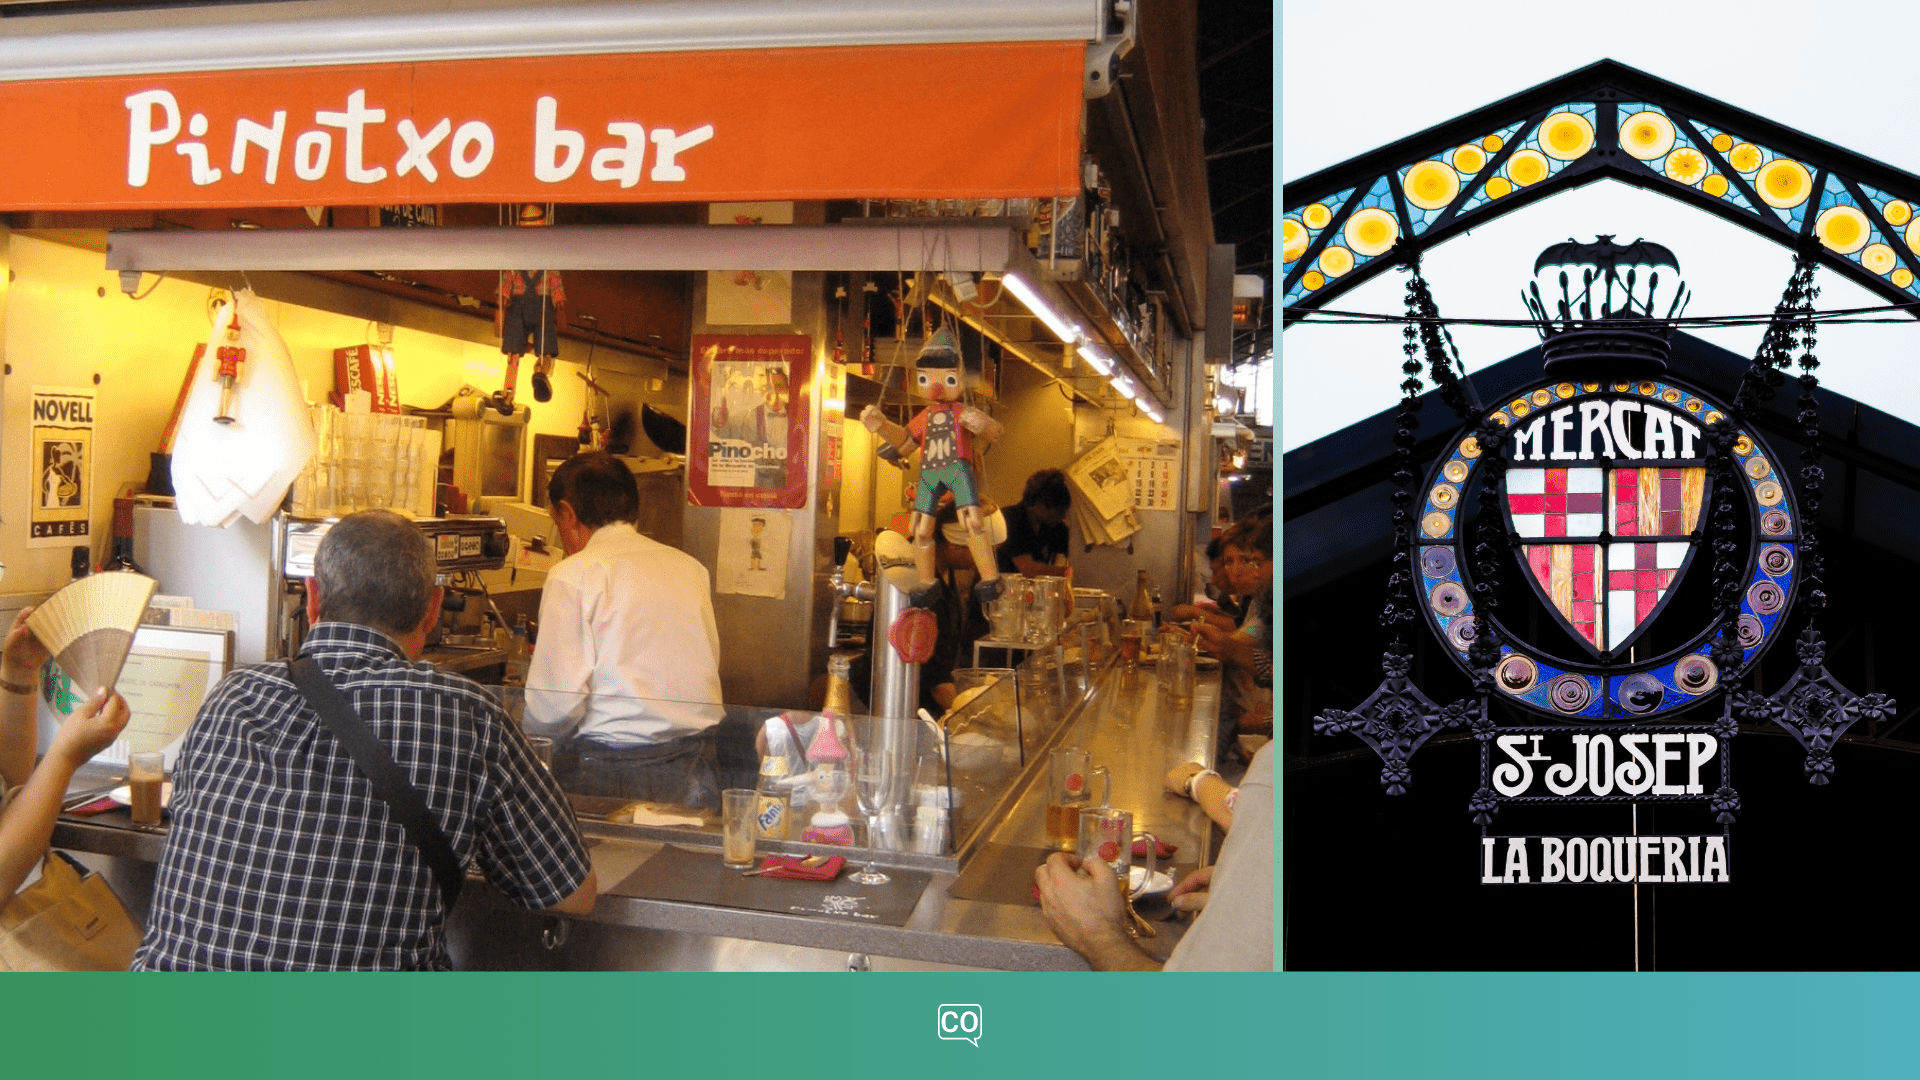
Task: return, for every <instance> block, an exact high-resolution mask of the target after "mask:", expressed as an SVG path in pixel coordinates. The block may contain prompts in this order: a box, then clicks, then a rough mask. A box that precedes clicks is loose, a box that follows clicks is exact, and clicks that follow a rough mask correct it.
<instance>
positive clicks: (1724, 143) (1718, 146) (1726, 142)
mask: <svg viewBox="0 0 1920 1080" xmlns="http://www.w3.org/2000/svg"><path fill="white" fill-rule="evenodd" d="M1732 147H1733V136H1731V135H1729V134H1727V133H1726V132H1724V131H1723V132H1721V133H1720V134H1718V135H1715V136H1714V137H1713V148H1714V149H1715V150H1718V151H1720V152H1721V153H1723V154H1724V153H1726V152H1727V151H1728V150H1729V149H1731V148H1732Z"/></svg>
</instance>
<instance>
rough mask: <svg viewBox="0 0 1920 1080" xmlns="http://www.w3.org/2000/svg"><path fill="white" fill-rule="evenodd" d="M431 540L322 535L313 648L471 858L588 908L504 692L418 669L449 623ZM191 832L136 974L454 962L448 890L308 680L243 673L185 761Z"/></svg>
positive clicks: (338, 529) (544, 782) (589, 892)
mask: <svg viewBox="0 0 1920 1080" xmlns="http://www.w3.org/2000/svg"><path fill="white" fill-rule="evenodd" d="M434 572H435V571H434V559H433V549H432V546H431V545H430V544H429V543H428V542H427V539H426V537H425V536H424V535H423V534H422V533H421V532H420V530H419V529H418V528H417V527H415V526H414V525H413V524H411V523H410V522H408V521H406V520H405V519H403V518H401V517H399V516H398V515H395V514H392V513H389V512H387V511H384V510H370V511H366V512H363V513H359V514H353V515H351V516H349V517H346V518H343V519H342V520H341V521H340V522H339V523H338V524H336V525H335V526H334V527H333V528H332V529H331V530H330V531H329V532H328V533H327V536H326V538H325V539H324V540H322V541H321V543H320V548H319V550H318V552H317V553H316V555H315V559H314V573H315V576H314V578H313V580H311V581H309V582H308V583H307V616H308V619H309V621H311V622H312V624H313V630H312V632H311V633H310V634H309V635H308V637H307V640H306V642H305V644H304V645H303V646H302V647H301V650H300V652H301V655H302V656H307V657H311V658H313V659H314V660H315V661H316V662H317V663H318V664H319V665H320V668H321V670H322V671H323V672H324V673H325V674H326V676H327V678H328V679H330V680H331V681H332V682H333V684H334V686H336V687H338V688H339V690H340V692H341V693H342V694H343V695H344V696H345V697H346V699H347V701H348V703H349V704H350V705H351V706H352V707H353V709H354V711H355V712H356V713H357V714H358V715H359V716H360V718H361V719H362V720H364V721H365V722H366V724H367V726H369V727H370V728H372V729H373V732H374V734H375V735H376V736H377V737H378V738H379V740H380V742H381V743H382V744H383V745H385V746H386V748H387V749H388V751H389V752H391V754H392V755H393V758H394V761H395V762H396V763H398V765H399V766H400V769H401V771H402V772H403V773H405V774H407V776H408V778H409V779H410V780H411V781H412V783H413V785H414V787H416V788H417V789H419V791H420V792H421V794H422V795H423V796H424V798H425V800H426V803H427V806H428V808H429V810H430V811H431V813H432V814H433V816H434V818H435V819H436V820H437V821H438V823H439V825H440V828H441V830H442V831H443V832H444V833H445V834H446V837H447V840H448V842H449V843H450V844H451V845H452V847H453V850H454V852H455V854H456V855H457V856H458V857H459V858H460V860H461V862H462V863H464V864H468V865H476V864H477V865H478V867H479V869H480V871H481V872H482V873H483V874H485V876H486V878H487V880H488V881H490V882H492V883H493V885H494V886H495V887H496V888H498V889H499V890H500V891H501V892H502V893H504V894H505V895H506V896H507V897H508V898H509V899H511V900H513V901H514V902H516V903H518V904H520V905H521V906H523V907H526V908H530V909H542V908H545V909H550V910H553V911H558V912H563V913H566V914H574V915H584V914H586V913H587V912H589V911H591V910H592V909H593V904H594V898H595V896H596V894H597V891H598V889H597V885H596V882H595V879H594V875H593V869H592V866H591V864H590V863H589V862H588V860H587V853H586V847H585V845H584V844H583V843H582V842H581V839H580V833H579V830H578V828H577V827H576V826H575V824H574V820H573V813H572V811H571V809H570V807H569V806H568V803H567V800H566V796H565V795H563V794H562V793H561V791H560V787H559V785H557V784H556V783H555V782H554V781H553V778H552V777H551V776H549V775H548V774H547V771H546V770H545V769H544V768H543V767H542V766H541V765H540V764H539V763H538V762H537V761H536V760H535V759H534V757H533V752H532V750H531V749H529V748H528V746H527V743H526V740H525V738H523V737H522V736H521V734H520V732H519V731H518V730H517V729H516V728H515V727H514V726H513V723H512V721H510V720H509V719H508V718H507V716H506V714H505V713H504V712H502V711H501V710H500V708H499V706H498V705H496V704H495V703H494V701H493V699H492V698H491V697H489V696H488V694H487V693H486V691H485V690H483V689H481V687H480V686H479V685H477V684H475V683H473V682H471V681H469V680H467V679H465V678H462V677H460V676H458V675H449V674H444V673H442V672H440V671H437V670H435V669H434V668H433V667H431V666H429V665H426V664H421V663H418V662H417V660H418V658H419V656H420V653H421V651H422V650H423V649H424V648H425V645H426V637H427V632H428V631H429V630H430V629H431V628H432V627H433V625H434V624H435V622H436V621H437V620H438V619H439V616H440V596H441V593H440V590H439V589H438V588H436V587H435V586H434ZM168 811H169V814H170V815H171V817H172V826H171V828H170V829H169V830H168V833H167V846H166V851H165V853H164V854H163V855H162V856H161V859H160V868H159V872H158V877H157V879H156V881H155V885H154V894H153V909H152V914H151V916H150V918H149V919H148V923H147V933H146V939H145V940H144V941H142V942H141V944H140V948H139V951H138V952H136V953H135V954H134V960H133V967H134V969H135V970H142V969H148V970H170V969H216V970H218V969H298V970H423V969H424V970H446V969H448V968H450V967H451V966H452V965H451V961H450V958H449V956H448V952H447V940H446V927H445V924H446V916H447V912H446V911H445V910H444V904H443V902H442V899H441V894H440V888H439V885H438V884H437V883H436V882H435V880H434V876H433V872H432V870H431V869H430V867H429V865H428V863H427V861H426V859H425V858H424V857H423V856H422V855H421V853H420V850H419V849H418V848H416V847H415V846H414V845H413V844H412V843H411V842H410V841H409V840H408V838H407V834H406V832H405V831H404V829H403V828H402V826H401V824H400V822H399V820H398V819H397V818H396V817H395V816H394V815H393V814H392V813H391V812H390V811H389V810H388V808H387V805H386V804H385V803H384V802H383V801H381V799H380V798H379V797H378V796H376V795H375V794H374V793H373V786H372V784H371V783H370V782H369V781H368V780H367V778H366V777H365V776H364V775H362V774H361V772H360V770H359V768H358V766H356V765H355V764H354V762H353V758H352V757H351V755H349V753H348V752H347V750H346V748H345V747H344V746H342V745H341V744H340V743H338V742H337V741H336V740H335V739H334V737H333V735H332V733H331V732H330V731H329V730H328V729H327V728H326V726H325V725H323V724H322V723H321V721H320V718H319V715H318V714H317V713H316V712H315V711H314V709H313V708H312V707H310V706H309V705H307V703H306V700H305V698H304V697H303V696H302V694H301V693H300V691H299V690H298V689H297V688H296V687H295V686H294V684H293V681H292V678H291V677H290V675H289V673H288V669H287V664H286V662H285V661H270V662H268V663H265V664H256V665H252V666H249V667H246V668H242V669H240V670H238V671H235V672H234V673H233V674H231V675H229V676H228V677H227V678H226V679H224V680H223V681H222V682H221V683H220V685H219V686H218V687H217V688H216V689H215V690H214V692H213V694H212V696H210V697H209V698H208V699H207V702H206V704H205V705H203V706H202V707H201V709H200V715H199V716H198V717H197V718H196V719H195V720H194V724H193V727H192V729H191V730H190V731H189V732H188V734H187V739H186V742H185V744H184V745H183V746H182V748H181V751H180V756H179V759H178V762H177V764H176V766H175V768H174V773H173V796H172V800H171V802H170V804H169V807H168Z"/></svg>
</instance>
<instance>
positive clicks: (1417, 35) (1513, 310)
mask: <svg viewBox="0 0 1920 1080" xmlns="http://www.w3.org/2000/svg"><path fill="white" fill-rule="evenodd" d="M1916 23H1920V5H1912V6H1909V5H1908V4H1907V3H1905V2H1896V3H1892V4H1889V3H1886V2H1884V0H1877V2H1873V3H1860V2H1854V0H1826V2H1823V3H1820V4H1818V5H1812V6H1809V5H1805V4H1791V5H1789V4H1784V3H1778V2H1769V0H1760V2H1757V3H1751V4H1744V5H1740V4H1736V5H1727V4H1724V3H1719V4H1707V3H1701V2H1699V0H1666V2H1662V3H1640V2H1629V0H1616V2H1606V3H1577V4H1576V3H1559V2H1552V3H1549V2H1544V0H1535V2H1531V3H1513V2H1508V0H1482V2H1480V3H1476V4H1472V5H1458V6H1450V5H1440V4H1433V3H1423V4H1418V5H1416V4H1413V3H1409V2H1406V0H1375V2H1373V3H1368V4H1364V5H1352V6H1349V5H1345V4H1338V3H1331V2H1325V0H1311V2H1309V0H1286V2H1285V3H1284V4H1283V5H1282V11H1281V32H1282V35H1283V36H1282V40H1281V47H1280V76H1281V78H1280V86H1281V98H1280V105H1281V144H1280V151H1281V157H1280V163H1279V172H1280V174H1281V176H1282V177H1283V178H1284V179H1285V180H1293V179H1296V178H1298V177H1302V176H1305V175H1307V174H1308V173H1311V172H1314V171H1315V170H1318V169H1322V168H1325V167H1327V166H1329V165H1335V164H1338V163H1340V162H1342V161H1345V160H1347V159H1349V158H1352V157H1354V156H1357V155H1359V154H1362V153H1365V152H1366V151H1368V150H1372V149H1375V148H1376V147H1379V146H1383V145H1385V144H1387V143H1390V142H1393V141H1394V140H1396V139H1400V138H1403V137H1405V136H1408V135H1412V134H1414V133H1416V132H1418V131H1422V130H1425V129H1426V128H1428V127H1431V126H1433V125H1434V124H1438V123H1441V122H1442V121H1446V120H1450V119H1452V118H1454V117H1456V116H1459V115H1461V114H1462V113H1466V112H1470V111H1472V110H1474V109H1476V108H1479V107H1481V106H1483V105H1488V104H1491V103H1492V102H1494V101H1497V100H1499V99H1501V98H1504V97H1507V96H1508V95H1511V94H1514V93H1518V92H1519V91H1522V90H1526V89H1528V88H1530V87H1532V86H1535V85H1538V84H1539V83H1542V82H1545V81H1547V80H1549V79H1552V78H1556V77H1558V76H1560V75H1564V74H1566V73H1567V72H1570V71H1573V70H1574V69H1576V68H1580V67H1585V66H1586V65H1588V64H1590V63H1593V62H1594V61H1596V60H1601V59H1612V60H1617V61H1619V62H1621V63H1623V64H1627V65H1629V66H1631V67H1636V68H1639V69H1640V70H1642V71H1645V72H1647V73H1649V74H1651V75H1655V76H1658V77H1660V78H1663V79H1666V80H1668V81H1670V82H1675V83H1679V84H1680V85H1682V86H1685V87H1688V88H1689V89H1692V90H1695V91H1697V92H1699V93H1702V94H1705V95H1707V96H1710V97H1715V98H1718V99H1720V100H1722V101H1724V102H1726V103H1728V104H1730V105H1733V106H1736V107H1738V108H1742V109H1746V110H1747V111H1749V112H1752V113H1756V114H1758V115H1760V116H1762V117H1765V118H1766V119H1769V120H1772V121H1774V122H1776V123H1780V124H1784V125H1786V126H1787V127H1791V128H1795V129H1798V130H1800V131H1802V132H1805V133H1807V134H1809V135H1812V136H1814V137H1816V138H1821V139H1825V140H1826V141H1828V142H1830V143H1834V144H1836V145H1839V146H1843V147H1845V148H1847V149H1849V150H1852V151H1854V152H1856V153H1859V154H1864V155H1866V156H1867V157H1871V158H1876V159H1878V160H1880V161H1883V162H1885V163H1887V164H1889V165H1892V166H1894V167H1895V168H1899V169H1904V170H1906V171H1908V172H1913V173H1920V111H1916V110H1915V109H1914V107H1913V101H1914V95H1913V89H1912V83H1913V78H1912V71H1911V70H1910V68H1909V67H1908V65H1907V64H1906V62H1905V61H1904V60H1902V59H1901V56H1902V55H1903V54H1902V52H1901V50H1900V48H1899V46H1897V45H1896V44H1894V43H1895V42H1898V41H1902V40H1905V39H1906V38H1907V37H1908V36H1910V34H1911V32H1912V29H1913V27H1914V25H1915V24H1916ZM1403 72H1404V73H1405V74H1402V73H1403ZM1908 194H1911V195H1913V196H1920V191H1916V192H1912V193H1908ZM1276 216H1278V215H1276ZM1599 233H1612V234H1614V236H1615V237H1616V238H1617V239H1618V240H1619V241H1620V242H1622V243H1625V242H1629V241H1632V240H1633V239H1634V238H1636V237H1645V238H1646V239H1648V240H1653V241H1656V242H1658V243H1661V244H1665V245H1666V246H1667V247H1669V248H1671V249H1672V250H1673V252H1674V255H1675V256H1676V257H1677V258H1678V259H1679V262H1680V269H1681V276H1682V277H1684V278H1685V279H1686V281H1687V283H1688V284H1689V285H1690V286H1692V288H1693V291H1694V298H1693V301H1692V303H1691V304H1690V306H1689V307H1688V309H1687V311H1688V314H1690V315H1733V314H1751V313H1756V312H1765V311H1770V310H1772V308H1773V305H1774V304H1775V302H1777V301H1778V300H1779V298H1780V291H1781V289H1782V288H1784V287H1785V285H1786V282H1787V276H1788V274H1789V273H1790V272H1791V270H1792V266H1793V260H1792V256H1791V255H1790V254H1789V253H1788V252H1787V250H1786V249H1785V248H1782V247H1779V246H1777V245H1775V244H1773V243H1772V242H1770V241H1767V240H1764V239H1761V238H1760V237H1759V236H1757V235H1755V234H1754V233H1751V232H1749V231H1747V230H1745V229H1742V228H1740V227H1739V226H1737V225H1734V224H1732V223H1730V222H1726V221H1722V220H1720V219H1719V218H1716V217H1713V216H1711V215H1709V214H1707V213H1704V212H1702V211H1699V210H1695V209H1693V208H1691V207H1688V206H1685V205H1683V204H1681V203H1680V202H1678V201H1676V200H1672V199H1669V198H1666V197H1665V196H1662V195H1658V194H1655V193H1652V192H1648V191H1643V190H1640V189H1638V188H1632V187H1629V186H1627V185H1625V184H1620V183H1616V182H1613V181H1600V182H1597V183H1594V184H1589V185H1587V186H1585V187H1582V188H1579V189H1576V190H1574V191H1570V192H1566V193H1563V194H1560V195H1557V196H1554V197H1552V198H1549V199H1543V200H1541V201H1540V202H1537V203H1534V204H1532V205H1531V206H1528V207H1526V208H1525V209H1522V210H1517V211H1514V212H1512V213H1509V214H1507V215H1505V216H1503V217H1500V218H1497V219H1495V220H1493V221H1491V222H1489V223H1488V224H1486V225H1483V226H1481V227H1480V228H1478V229H1475V230H1472V231H1471V232H1469V233H1466V234H1463V235H1461V236H1458V237H1456V238H1454V239H1453V240H1451V241H1449V242H1448V243H1446V244H1444V245H1442V246H1440V247H1438V248H1435V249H1433V250H1432V251H1430V252H1428V253H1427V254H1426V255H1425V257H1424V258H1423V260H1422V269H1423V270H1424V272H1425V274H1426V276H1427V280H1428V281H1429V282H1430V283H1431V284H1432V286H1433V292H1434V300H1435V302H1436V303H1437V304H1438V306H1439V308H1440V313H1441V314H1442V315H1449V316H1460V317H1465V316H1471V317H1484V318H1524V317H1525V314H1526V313H1525V311H1524V309H1523V308H1522V307H1521V304H1520V296H1519V293H1520V289H1521V287H1522V286H1523V285H1524V284H1525V283H1526V282H1527V281H1529V280H1531V270H1532V268H1533V259H1534V257H1535V256H1537V255H1538V254H1539V253H1540V251H1541V249H1542V248H1544V247H1546V246H1547V245H1548V244H1551V243H1554V242H1555V241H1560V240H1565V239H1568V238H1569V237H1572V238H1574V239H1578V240H1581V241H1584V242H1590V241H1591V240H1592V239H1593V237H1594V236H1595V235H1596V234H1599ZM1662 276H1663V277H1665V274H1663V275H1662ZM1405 282H1406V278H1405V275H1403V274H1401V273H1399V272H1398V271H1388V272H1386V273H1383V274H1381V275H1380V276H1379V277H1376V278H1374V279H1372V280H1371V281H1369V282H1367V283H1366V284H1364V285H1361V286H1359V287H1357V288H1355V289H1353V290H1351V291H1349V292H1346V293H1344V294H1342V295H1341V296H1339V297H1338V298H1337V299H1336V300H1335V301H1334V302H1333V303H1332V304H1331V305H1330V306H1331V307H1334V308H1337V309H1340V310H1346V311H1374V312H1391V313H1395V314H1398V313H1399V312H1401V311H1402V310H1403V300H1402V296H1403V292H1404V289H1405ZM1815 283H1816V284H1817V285H1819V286H1820V288H1821V294H1820V299H1819V302H1818V306H1819V307H1821V308H1823V309H1824V308H1834V307H1858V306H1864V305H1868V304H1876V303H1880V302H1882V301H1880V300H1879V298H1877V297H1875V296H1873V295H1872V294H1870V293H1868V292H1867V291H1866V290H1864V289H1861V288H1859V287H1858V286H1855V285H1853V284H1851V283H1847V282H1844V281H1843V280H1842V279H1841V278H1840V276H1839V274H1838V273H1836V272H1834V271H1831V270H1828V269H1825V268H1822V269H1821V270H1820V271H1819V272H1818V273H1817V274H1816V276H1815ZM1275 291H1276V292H1278V291H1280V288H1279V285H1278V284H1277V283H1276V286H1275ZM1543 291H1544V287H1543ZM1666 295H1667V286H1666V285H1665V284H1664V283H1663V285H1662V288H1661V296H1662V306H1663V307H1664V306H1665V297H1666ZM1690 332H1692V333H1695V334H1697V335H1698V336H1700V337H1703V338H1706V339H1707V340H1710V341H1713V342H1714V343H1715V344H1718V345H1720V346H1721V347H1723V348H1726V349H1730V350H1732V351H1733V352H1735V353H1738V354H1740V355H1742V356H1751V355H1753V352H1754V349H1755V347H1756V346H1757V345H1758V343H1759V340H1760V336H1761V333H1762V329H1761V328H1760V327H1738V328H1729V329H1723V330H1712V331H1697V330H1696V331H1690ZM1454 340H1455V341H1456V342H1457V343H1458V344H1459V346H1460V355H1461V359H1462V360H1464V361H1465V363H1466V365H1467V370H1468V371H1469V372H1472V371H1474V370H1477V369H1479V368H1482V367H1486V366H1488V365H1490V364H1493V363H1497V362H1498V361H1500V360H1503V359H1505V358H1506V357H1508V356H1511V355H1513V354H1514V353H1517V352H1520V351H1521V350H1523V349H1526V348H1529V347H1531V346H1532V345H1534V344H1537V343H1538V340H1539V339H1538V337H1537V335H1535V334H1534V332H1533V331H1531V330H1528V329H1524V328H1520V329H1506V328H1487V327H1456V328H1455V329H1454ZM1816 353H1817V355H1818V356H1819V358H1820V360H1821V363H1822V366H1821V368H1820V372H1819V374H1820V377H1821V381H1822V383H1823V385H1826V386H1830V387H1832V388H1833V389H1834V390H1835V391H1836V392H1838V393H1842V394H1846V395H1848V396H1850V397H1854V398H1858V399H1861V400H1864V401H1866V402H1868V403H1870V404H1872V405H1874V406H1876V407H1878V408H1881V409H1885V410H1887V411H1888V412H1891V413H1893V414H1894V415H1896V416H1900V417H1902V418H1904V419H1906V420H1908V421H1909V422H1912V423H1917V424H1920V320H1913V321H1909V322H1905V323H1898V324H1892V325H1852V326H1827V327H1823V328H1822V329H1821V331H1820V340H1819V344H1818V346H1817V348H1816ZM1400 359H1401V355H1400V331H1399V328H1398V327H1393V326H1365V327H1359V326H1339V327H1334V326H1322V327H1314V326H1299V327H1296V328H1294V329H1291V330H1288V331H1286V332H1285V333H1284V334H1283V335H1281V366H1282V373H1283V374H1282V398H1281V421H1282V426H1283V431H1282V434H1281V441H1282V444H1283V446H1284V448H1285V449H1289V450H1291V449H1293V448H1294V447H1296V446H1300V445H1302V444H1304V443H1308V442H1311V441H1313V440H1314V439H1317V438H1320V437H1321V436H1323V435H1326V434H1329V433H1330V432H1334V431H1337V430H1339V429H1340V428H1342V427H1345V426H1346V425H1348V424H1351V423H1353V422H1354V421H1356V420H1359V419H1361V418H1363V417H1366V416H1370V415H1372V414H1374V413H1376V412H1379V411H1381V410H1383V409H1387V408H1390V407H1392V405H1393V403H1394V401H1395V399H1396V398H1397V396H1398V390H1397V389H1396V388H1395V384H1396V383H1397V382H1398V380H1399V377H1400V376H1399V363H1400Z"/></svg>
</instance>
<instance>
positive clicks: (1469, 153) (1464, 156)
mask: <svg viewBox="0 0 1920 1080" xmlns="http://www.w3.org/2000/svg"><path fill="white" fill-rule="evenodd" d="M1486 163H1487V153H1486V151H1484V150H1482V149H1480V147H1478V146H1477V145H1475V144H1473V143H1468V144H1467V145H1465V146H1462V147H1460V148H1459V149H1457V150H1455V151H1454V152H1453V167H1454V168H1456V169H1458V170H1460V171H1461V172H1462V173H1464V174H1466V175H1468V176H1471V175H1473V174H1474V173H1477V172H1479V171H1480V170H1481V168H1483V167H1484V166H1485V165H1486Z"/></svg>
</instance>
